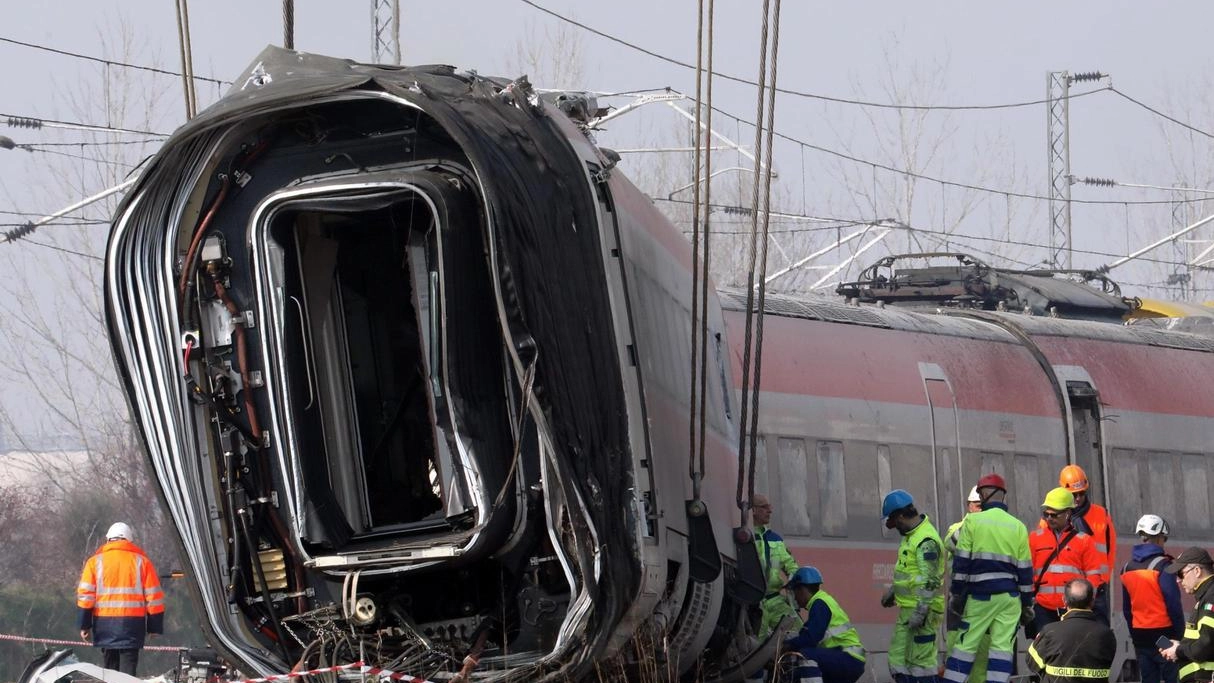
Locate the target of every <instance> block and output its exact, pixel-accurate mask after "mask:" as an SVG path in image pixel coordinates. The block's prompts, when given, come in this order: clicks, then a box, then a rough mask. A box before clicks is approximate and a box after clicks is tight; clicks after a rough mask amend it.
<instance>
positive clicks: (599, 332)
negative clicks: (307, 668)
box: [106, 48, 745, 680]
mask: <svg viewBox="0 0 1214 683" xmlns="http://www.w3.org/2000/svg"><path fill="white" fill-rule="evenodd" d="M610 165H611V162H610V160H609V159H608V158H607V157H605V156H604V155H603V154H601V153H600V151H599V150H598V149H597V148H595V147H594V146H593V145H592V144H591V143H590V142H589V140H588V139H587V138H586V137H585V135H584V134H583V133H582V132H581V131H580V130H579V129H578V128H577V127H576V126H575V125H574V124H573V123H572V122H570V121H569V120H568V119H567V118H565V117H564V116H563V115H562V114H561V113H560V112H559V111H557V109H555V108H554V107H552V106H550V105H548V104H546V103H544V102H542V101H541V100H540V99H539V98H538V97H537V96H536V95H535V94H534V93H533V92H532V91H531V90H530V89H529V88H528V87H527V86H526V84H525V81H523V82H516V83H510V84H507V83H505V82H500V81H494V80H489V79H484V78H480V77H477V76H475V75H474V74H457V73H455V72H454V70H452V69H450V68H448V67H421V68H405V69H400V68H395V69H394V68H381V67H374V66H368V65H361V64H356V63H353V62H348V61H343V60H336V59H331V58H325V57H318V56H313V55H306V54H301V53H295V52H289V51H284V50H278V49H275V48H270V49H267V51H266V52H264V53H263V54H262V55H261V56H260V57H259V59H258V61H257V62H255V65H254V67H253V68H251V69H249V70H248V71H247V72H246V74H245V75H244V76H243V77H242V79H241V80H239V81H237V82H236V84H235V85H234V86H233V88H232V90H231V92H230V93H229V94H228V95H227V96H225V97H224V98H223V99H222V100H220V101H219V102H218V103H216V104H215V105H214V106H213V107H211V108H210V109H208V110H207V111H205V112H203V113H202V114H200V115H199V116H198V117H197V118H196V119H194V120H192V121H191V122H189V123H188V124H187V125H185V126H183V127H182V128H181V129H180V130H179V131H177V132H176V133H175V134H174V135H173V137H172V138H170V140H169V141H168V142H167V143H166V144H165V146H164V147H163V149H162V150H161V152H160V153H159V154H158V155H157V156H156V157H155V158H154V159H153V160H152V162H151V163H150V164H149V166H148V167H147V169H146V170H145V172H144V173H143V175H142V177H141V178H140V180H139V183H138V184H137V186H136V187H135V188H134V189H133V190H132V191H131V192H130V193H129V195H128V196H127V198H126V200H125V201H124V202H123V204H122V206H121V207H120V209H119V211H118V213H117V215H116V218H115V221H114V228H113V233H112V235H111V240H110V245H109V249H108V256H107V264H106V303H107V314H108V318H109V321H110V326H111V337H112V340H113V346H114V351H115V354H116V357H117V360H118V365H119V368H120V371H121V373H122V375H123V378H124V381H125V383H126V390H127V393H128V396H129V397H130V400H131V403H132V407H133V411H134V414H135V417H136V420H137V422H138V425H139V428H140V430H141V433H142V435H143V438H144V440H145V442H146V447H147V450H148V452H149V456H150V459H151V462H152V465H153V469H154V472H155V475H156V477H157V478H158V480H159V482H160V484H161V488H162V493H163V497H164V500H165V503H166V505H167V509H168V511H169V513H170V516H171V518H172V520H173V523H174V525H175V527H176V530H177V532H178V534H179V536H180V539H181V542H182V545H183V549H184V551H185V555H186V557H188V558H189V562H190V563H191V565H192V569H193V571H192V575H193V577H194V580H195V583H196V588H197V591H198V595H199V597H200V598H201V601H202V604H203V606H204V608H205V612H206V616H207V625H208V628H209V631H210V634H211V637H212V638H213V639H214V642H215V644H216V645H218V646H220V647H222V648H223V649H224V650H226V651H227V652H228V653H230V654H231V655H233V656H234V657H235V658H236V659H238V660H239V661H241V662H242V663H243V664H244V666H245V667H247V668H248V670H250V671H257V672H260V673H270V672H277V671H282V670H285V669H286V668H288V667H290V666H291V665H293V664H295V663H296V662H300V661H307V660H308V659H309V658H315V657H317V656H319V654H321V653H320V650H321V649H325V648H328V651H327V652H324V653H323V654H324V656H326V657H329V658H331V659H332V658H340V657H342V656H350V657H358V658H362V659H366V660H368V661H372V662H374V663H377V664H379V665H386V664H391V665H393V666H398V667H399V666H414V667H416V668H417V670H419V671H421V670H425V671H448V672H450V671H452V670H454V669H457V668H459V666H460V664H461V660H462V658H463V657H464V656H465V655H466V654H469V653H472V654H474V655H479V656H480V661H481V664H480V668H481V670H482V672H501V673H503V674H509V675H518V674H520V673H522V672H524V671H525V672H526V676H527V677H529V678H534V679H537V680H538V679H539V678H542V677H544V676H552V677H571V678H575V679H576V678H578V677H580V676H581V675H583V674H584V673H585V672H587V671H589V670H590V668H591V667H592V666H593V664H594V663H596V662H599V661H601V660H602V659H603V658H605V657H610V656H614V655H616V654H617V653H619V652H621V651H622V650H624V649H626V648H623V646H624V645H625V644H627V643H628V642H630V641H632V640H634V639H635V638H636V637H637V636H638V634H643V635H647V636H648V637H650V638H651V639H652V640H655V641H659V642H661V641H662V640H663V637H664V636H668V637H669V638H668V642H669V651H668V652H663V653H662V654H663V655H664V656H667V657H669V659H670V661H672V662H674V663H675V664H673V666H675V667H676V668H679V669H686V668H688V667H689V666H691V665H692V663H694V661H695V660H696V658H697V657H698V656H699V654H700V653H701V652H702V651H703V650H704V648H705V646H706V645H708V644H709V640H710V638H711V637H712V636H713V634H714V630H715V631H716V636H717V637H716V639H715V640H714V641H713V645H714V647H715V651H716V652H718V653H724V654H721V655H720V657H721V659H722V661H721V662H719V666H722V667H728V666H729V662H726V661H723V660H725V659H728V658H729V657H733V658H734V660H735V661H736V660H738V659H740V658H741V657H742V656H744V654H745V653H743V652H740V651H739V647H738V646H737V645H736V644H735V643H734V642H733V641H732V640H731V638H732V636H734V635H735V634H739V633H740V629H741V628H742V627H741V625H740V624H741V620H739V619H738V615H739V614H740V611H739V610H738V609H736V608H734V609H724V608H723V604H724V602H725V598H724V589H723V587H722V586H723V582H724V580H725V579H724V577H723V576H721V572H719V571H718V572H717V573H716V574H715V575H713V574H712V573H711V572H709V573H708V574H707V575H705V574H704V573H703V572H701V574H700V575H698V576H696V577H695V579H696V580H693V579H692V577H691V576H690V574H689V565H691V564H692V563H691V561H690V560H691V555H692V554H695V553H699V554H700V555H702V556H703V555H706V556H707V557H708V562H707V565H708V566H709V567H711V566H712V565H713V562H714V561H715V563H716V566H718V567H719V566H720V558H721V557H722V556H723V557H724V560H725V561H726V565H727V569H728V565H729V563H730V562H731V561H732V558H733V544H732V540H731V537H730V535H729V528H730V527H731V526H733V525H734V524H736V508H734V506H733V501H732V496H731V495H730V494H731V491H732V486H721V487H716V488H715V489H713V490H711V491H710V492H709V493H708V495H707V496H706V500H705V502H706V503H707V509H708V513H709V517H710V518H711V519H713V520H714V522H715V525H714V526H711V527H704V526H701V527H698V529H699V530H700V531H701V533H699V534H698V535H697V537H698V538H699V539H700V542H699V543H698V544H697V545H695V546H694V547H693V544H691V543H689V541H688V540H687V539H688V537H689V523H688V519H687V516H686V515H685V514H684V513H683V510H682V508H683V506H684V500H685V499H686V498H687V496H688V490H689V484H688V480H687V475H686V467H687V464H686V460H685V458H686V453H687V444H686V434H687V422H686V420H687V417H686V415H687V396H686V393H687V389H686V387H687V384H688V381H686V380H685V379H683V378H682V377H681V375H680V374H679V373H681V372H684V370H683V369H685V368H687V367H689V365H690V359H689V358H684V357H683V356H682V354H681V350H682V349H683V344H682V343H681V342H680V340H681V339H682V338H683V337H684V336H686V335H688V334H689V327H690V325H689V323H690V321H689V319H687V318H686V316H687V311H686V306H685V305H684V304H682V303H680V302H684V301H688V300H690V293H691V292H690V290H691V283H690V279H691V278H690V272H689V267H690V258H691V257H690V250H689V248H688V246H687V245H686V242H685V241H684V240H682V239H681V237H680V236H679V235H678V233H677V231H675V230H674V229H673V227H672V226H670V224H669V223H668V222H667V221H665V219H663V218H662V217H661V216H660V214H659V213H658V212H657V211H656V209H654V208H653V206H652V205H651V204H650V203H649V202H648V201H647V200H646V199H645V198H644V197H643V196H641V195H640V194H639V193H638V192H637V191H636V190H635V188H633V187H632V186H631V185H630V184H629V183H628V182H627V181H626V180H625V179H623V178H622V177H621V176H619V175H618V174H614V173H611V172H610ZM710 314H711V319H710V327H711V333H712V334H713V335H714V338H715V339H716V340H717V343H716V349H715V356H714V357H715V361H716V362H715V364H716V367H717V375H719V378H720V381H719V382H711V383H710V391H711V395H712V399H713V400H712V402H711V403H712V405H711V406H710V411H709V413H710V414H709V422H710V429H709V435H710V442H711V443H710V446H709V449H708V453H709V455H708V457H709V459H710V466H712V467H716V468H718V471H722V474H723V475H724V474H725V473H729V472H733V471H734V470H735V469H736V456H735V454H734V452H733V451H732V450H731V449H730V447H729V445H728V444H730V443H733V441H734V439H735V437H734V432H733V429H734V427H733V424H732V420H733V416H732V412H731V410H730V406H729V400H730V396H731V393H732V392H731V387H730V380H729V377H728V374H727V373H726V371H725V364H724V356H723V354H724V351H723V350H722V347H721V342H720V339H721V336H720V331H721V329H722V323H721V313H720V309H719V307H718V306H716V305H715V303H714V305H713V307H712V309H711V311H710ZM680 420H681V422H680ZM705 530H707V533H706V534H705V533H703V531H705ZM346 634H352V635H349V636H347V635H346ZM342 648H345V650H347V651H345V652H343V651H342ZM360 649H361V650H362V651H361V652H360Z"/></svg>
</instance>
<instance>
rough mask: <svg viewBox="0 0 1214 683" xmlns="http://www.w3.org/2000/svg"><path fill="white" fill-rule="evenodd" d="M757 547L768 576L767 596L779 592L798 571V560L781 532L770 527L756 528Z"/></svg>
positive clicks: (765, 574)
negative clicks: (778, 532) (789, 549)
mask: <svg viewBox="0 0 1214 683" xmlns="http://www.w3.org/2000/svg"><path fill="white" fill-rule="evenodd" d="M755 548H756V549H757V550H758V551H759V562H760V563H762V565H763V575H764V576H766V577H767V597H774V596H773V595H772V594H773V593H774V594H779V593H780V590H781V589H782V588H784V584H785V582H786V581H787V579H785V578H784V577H785V575H787V577H788V578H792V575H793V574H795V573H796V572H797V569H798V568H799V567H798V565H797V561H796V560H795V559H793V556H792V553H791V552H789V551H788V546H787V545H785V544H784V539H783V538H781V537H780V534H777V533H776V532H774V531H772V530H771V528H770V527H765V526H762V527H758V528H756V529H755Z"/></svg>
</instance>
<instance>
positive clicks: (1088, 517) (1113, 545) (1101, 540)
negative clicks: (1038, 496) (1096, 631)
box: [1041, 465, 1117, 620]
mask: <svg viewBox="0 0 1214 683" xmlns="http://www.w3.org/2000/svg"><path fill="white" fill-rule="evenodd" d="M1058 485H1059V486H1061V487H1062V488H1064V489H1066V490H1068V491H1070V492H1071V495H1073V496H1075V512H1074V514H1072V515H1071V524H1072V525H1073V526H1074V527H1075V528H1076V529H1078V530H1080V531H1082V532H1083V533H1085V534H1087V535H1089V536H1091V537H1092V542H1093V543H1094V544H1095V545H1096V550H1098V551H1100V552H1101V553H1104V555H1105V562H1104V564H1105V566H1106V567H1108V570H1106V572H1105V575H1104V583H1105V588H1107V587H1108V583H1109V582H1110V581H1112V580H1113V568H1114V567H1116V566H1117V530H1116V529H1114V528H1113V518H1112V517H1110V516H1109V511H1108V510H1106V509H1104V507H1103V506H1101V505H1097V504H1096V503H1093V502H1092V500H1091V499H1090V498H1088V475H1087V473H1086V472H1084V471H1083V468H1082V467H1080V466H1079V465H1067V466H1066V467H1063V468H1062V472H1060V473H1059V474H1058ZM1041 526H1043V527H1044V526H1045V522H1044V520H1042V524H1041ZM1105 588H1100V587H1097V588H1096V590H1097V591H1098V592H1099V593H1100V594H1101V595H1102V597H1103V594H1104V592H1105ZM1098 604H1099V603H1098ZM1103 616H1104V617H1105V619H1106V620H1107V619H1108V614H1107V613H1106V614H1104V615H1103Z"/></svg>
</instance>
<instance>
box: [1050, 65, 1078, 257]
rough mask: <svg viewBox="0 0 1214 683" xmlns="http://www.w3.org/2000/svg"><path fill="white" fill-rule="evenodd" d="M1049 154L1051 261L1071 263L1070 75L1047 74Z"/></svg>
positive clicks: (1053, 72) (1061, 73)
mask: <svg viewBox="0 0 1214 683" xmlns="http://www.w3.org/2000/svg"><path fill="white" fill-rule="evenodd" d="M1045 86H1046V114H1045V116H1046V119H1045V137H1046V154H1047V155H1048V159H1049V181H1050V185H1049V197H1050V242H1049V244H1050V256H1049V261H1050V265H1051V266H1052V267H1054V268H1065V269H1067V270H1070V269H1071V267H1072V259H1071V256H1072V251H1071V131H1070V128H1071V121H1070V119H1071V114H1070V110H1071V100H1070V92H1071V75H1070V74H1069V73H1067V72H1066V71H1051V72H1049V73H1048V74H1046V83H1045Z"/></svg>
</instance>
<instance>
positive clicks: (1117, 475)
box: [1109, 448, 1146, 524]
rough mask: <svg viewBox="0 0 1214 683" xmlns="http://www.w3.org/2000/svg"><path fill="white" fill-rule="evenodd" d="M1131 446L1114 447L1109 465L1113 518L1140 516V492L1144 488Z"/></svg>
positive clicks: (1127, 518) (1127, 519)
mask: <svg viewBox="0 0 1214 683" xmlns="http://www.w3.org/2000/svg"><path fill="white" fill-rule="evenodd" d="M1136 455H1137V454H1136V453H1135V451H1134V450H1133V449H1131V448H1114V449H1113V464H1112V466H1111V467H1109V475H1110V476H1111V477H1112V480H1113V481H1112V483H1113V486H1112V495H1111V496H1110V497H1109V500H1110V502H1111V503H1112V505H1111V506H1110V507H1111V508H1112V511H1113V518H1114V519H1123V520H1126V521H1125V522H1123V524H1128V523H1129V522H1130V521H1131V520H1137V519H1138V518H1139V517H1141V516H1142V507H1143V506H1142V494H1143V490H1144V489H1145V488H1146V487H1144V486H1143V485H1142V481H1143V479H1142V477H1141V476H1139V473H1138V458H1137V457H1136Z"/></svg>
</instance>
